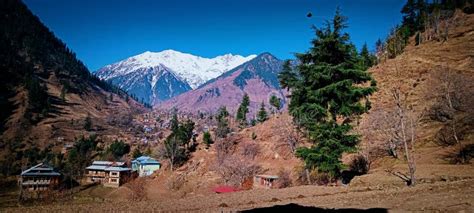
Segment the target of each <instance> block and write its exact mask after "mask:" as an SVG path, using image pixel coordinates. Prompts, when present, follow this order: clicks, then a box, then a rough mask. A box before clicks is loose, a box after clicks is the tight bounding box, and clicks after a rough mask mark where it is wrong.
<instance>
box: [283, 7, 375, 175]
mask: <svg viewBox="0 0 474 213" xmlns="http://www.w3.org/2000/svg"><path fill="white" fill-rule="evenodd" d="M344 28H346V18H345V17H344V16H342V15H341V14H340V12H339V9H338V10H337V11H336V14H335V16H334V19H333V20H332V21H330V22H329V21H328V22H327V25H326V26H325V27H323V28H316V29H315V34H316V38H314V39H313V41H312V44H313V46H312V47H311V48H310V50H309V51H308V52H306V53H302V54H297V57H298V59H299V60H300V61H301V64H300V65H298V66H297V67H296V68H295V69H292V70H288V69H291V67H289V63H288V62H287V63H285V64H286V67H285V69H287V70H283V73H282V74H281V75H280V76H279V77H280V81H281V85H283V86H284V87H285V88H287V89H289V90H291V101H290V104H289V112H290V114H291V115H292V116H293V117H294V118H295V120H296V123H297V124H298V125H300V126H301V127H302V128H303V129H304V130H306V131H307V132H308V136H309V138H308V139H309V140H310V141H311V142H312V143H313V145H312V147H311V148H299V149H298V150H297V156H298V157H300V158H302V159H303V160H304V162H305V166H306V167H307V168H308V169H317V170H318V171H319V172H322V173H327V174H329V175H331V176H332V177H338V175H339V174H340V171H341V169H342V168H344V165H343V163H342V162H341V156H342V154H343V153H344V152H349V151H354V150H355V149H356V145H357V143H358V142H359V136H358V135H355V134H351V130H352V125H351V121H352V119H354V118H357V117H358V116H360V115H361V114H363V113H365V112H367V111H368V110H369V107H368V106H369V105H368V103H369V101H368V96H369V95H371V94H372V93H373V92H374V91H375V90H376V87H375V81H373V80H372V77H371V75H370V74H369V73H368V72H366V71H365V70H362V69H360V68H359V66H358V65H357V62H358V59H357V55H354V54H353V44H352V43H351V42H350V38H349V35H348V34H347V33H344V32H343V29H344ZM369 81H370V82H371V85H370V86H367V82H369Z"/></svg>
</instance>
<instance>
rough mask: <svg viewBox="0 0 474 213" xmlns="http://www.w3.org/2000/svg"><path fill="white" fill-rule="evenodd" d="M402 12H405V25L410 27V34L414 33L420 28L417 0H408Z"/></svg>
mask: <svg viewBox="0 0 474 213" xmlns="http://www.w3.org/2000/svg"><path fill="white" fill-rule="evenodd" d="M400 12H401V13H402V14H403V22H402V23H403V25H404V26H407V27H408V29H410V33H409V35H414V34H415V31H416V30H417V29H418V26H417V19H418V14H417V3H416V2H415V0H408V1H407V3H406V4H405V5H404V6H403V7H402V10H401V11H400Z"/></svg>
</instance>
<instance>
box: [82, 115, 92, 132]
mask: <svg viewBox="0 0 474 213" xmlns="http://www.w3.org/2000/svg"><path fill="white" fill-rule="evenodd" d="M84 129H85V130H86V131H90V130H92V119H91V117H90V115H87V117H86V118H85V119H84Z"/></svg>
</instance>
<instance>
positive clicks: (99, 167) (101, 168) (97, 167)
mask: <svg viewBox="0 0 474 213" xmlns="http://www.w3.org/2000/svg"><path fill="white" fill-rule="evenodd" d="M105 168H107V166H98V165H91V166H88V167H86V169H90V170H104V169H105Z"/></svg>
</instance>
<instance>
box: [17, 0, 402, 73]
mask: <svg viewBox="0 0 474 213" xmlns="http://www.w3.org/2000/svg"><path fill="white" fill-rule="evenodd" d="M24 1H25V3H26V4H27V5H28V7H29V8H30V9H31V10H32V11H33V13H34V14H36V15H37V16H39V17H40V19H41V20H42V22H43V23H44V24H46V25H47V26H48V27H49V28H50V29H51V30H52V31H53V32H54V33H55V34H56V36H58V37H59V38H60V39H61V40H63V41H64V42H65V43H66V44H67V45H68V46H69V47H70V48H71V49H72V50H73V51H74V52H76V54H77V56H78V58H79V59H80V60H82V61H83V62H84V63H85V64H86V65H87V67H88V68H89V69H90V70H91V71H95V70H96V69H98V68H100V67H102V66H104V65H107V64H110V63H113V62H116V61H119V60H122V59H125V58H127V57H130V56H133V55H136V54H140V53H142V52H145V51H147V50H148V51H156V52H158V51H161V50H165V49H174V50H177V51H181V52H187V53H191V54H194V55H199V56H203V57H215V56H217V55H222V54H226V53H233V54H240V55H245V56H246V55H249V54H259V53H262V52H270V53H272V54H274V55H275V56H277V57H278V58H280V59H288V58H293V53H295V52H303V51H306V50H307V49H308V48H309V47H310V44H309V42H310V40H311V39H312V38H313V37H314V36H313V35H314V33H313V31H312V30H311V28H310V27H311V25H312V24H314V25H316V26H320V25H321V24H322V23H323V20H325V19H330V18H332V17H333V15H334V11H335V8H336V7H337V6H340V8H341V10H342V12H343V14H344V15H346V16H348V18H349V22H348V24H349V28H348V29H347V31H348V32H349V33H350V35H351V38H352V41H353V42H354V43H355V44H356V45H357V47H358V48H360V47H361V46H362V44H364V42H367V44H368V45H369V47H370V48H373V46H374V45H373V44H374V43H375V41H376V40H377V38H384V37H385V36H386V35H387V33H388V32H389V30H390V28H391V27H393V26H395V25H396V24H398V23H399V22H400V20H401V14H400V8H401V7H402V5H403V4H404V2H405V1H404V0H383V1H378V0H238V1H237V0H167V1H165V0H133V1H132V0H114V1H112V0H67V1H65V0H24ZM310 11H311V12H312V14H313V17H312V18H307V17H306V14H307V13H308V12H310Z"/></svg>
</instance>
